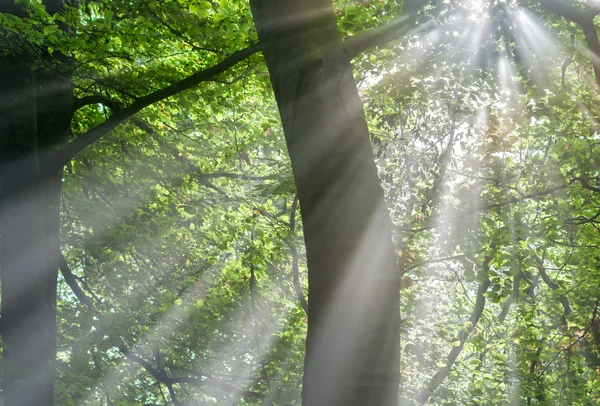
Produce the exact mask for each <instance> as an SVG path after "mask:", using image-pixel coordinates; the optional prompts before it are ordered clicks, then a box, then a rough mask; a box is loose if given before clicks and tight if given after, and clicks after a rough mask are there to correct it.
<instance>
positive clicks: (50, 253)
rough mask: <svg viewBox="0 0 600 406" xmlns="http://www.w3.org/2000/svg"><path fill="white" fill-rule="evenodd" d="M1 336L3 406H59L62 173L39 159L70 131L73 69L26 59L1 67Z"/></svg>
mask: <svg viewBox="0 0 600 406" xmlns="http://www.w3.org/2000/svg"><path fill="white" fill-rule="evenodd" d="M0 71H1V73H2V75H1V76H2V77H1V79H0V93H1V94H2V95H3V98H2V101H0V103H1V110H2V112H3V115H2V117H1V118H0V151H1V152H0V175H1V176H0V179H1V180H2V184H1V187H0V233H1V234H0V281H1V286H2V305H1V313H2V318H1V319H0V335H1V336H2V346H3V379H2V385H1V388H2V395H1V396H2V398H3V400H4V403H3V404H4V405H7V406H8V405H53V404H54V360H55V358H56V280H57V275H58V271H57V270H58V256H57V254H58V253H59V252H60V240H59V229H60V221H59V203H60V196H61V186H62V174H61V172H56V171H55V172H54V173H43V174H42V173H40V157H41V156H42V155H43V154H41V152H42V151H43V152H44V154H45V155H46V156H51V155H52V150H53V148H54V147H56V146H57V145H60V143H62V142H64V140H65V139H66V136H67V135H68V132H69V127H70V117H71V110H72V101H73V99H72V90H71V86H70V81H69V80H68V79H66V78H65V77H68V76H67V74H66V71H62V72H61V71H59V70H55V71H53V72H44V71H43V70H41V69H40V70H37V71H35V72H33V71H32V70H31V65H30V61H29V60H28V58H27V56H26V55H21V56H18V57H6V58H4V59H3V60H2V67H1V69H0Z"/></svg>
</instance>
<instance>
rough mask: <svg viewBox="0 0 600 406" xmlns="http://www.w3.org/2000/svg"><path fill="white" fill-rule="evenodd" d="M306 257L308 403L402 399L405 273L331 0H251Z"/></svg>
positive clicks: (330, 404)
mask: <svg viewBox="0 0 600 406" xmlns="http://www.w3.org/2000/svg"><path fill="white" fill-rule="evenodd" d="M251 6H252V12H253V15H254V21H255V24H256V27H257V31H258V36H259V40H260V42H261V44H262V50H263V54H264V56H265V59H266V62H267V66H268V69H269V73H270V75H271V83H272V85H273V89H274V93H275V98H276V100H277V104H278V107H279V112H280V115H281V119H282V123H283V128H284V132H285V138H286V141H287V147H288V151H289V154H290V158H291V162H292V169H293V171H294V177H295V181H296V187H297V190H298V197H299V201H300V206H301V209H302V210H301V212H302V219H303V228H304V230H303V231H304V238H305V242H306V251H307V262H308V279H309V290H308V337H307V346H306V358H305V373H304V384H303V392H302V398H303V404H304V405H306V406H313V405H323V406H324V405H327V406H335V405H345V406H348V405H360V406H368V405H396V404H397V403H398V381H399V343H400V338H399V286H400V281H399V273H398V272H397V270H396V259H395V258H396V257H395V252H394V247H393V244H392V236H391V220H390V218H389V214H388V212H387V209H386V206H385V202H384V198H383V196H384V195H383V191H382V189H381V187H380V184H379V179H378V176H377V169H376V167H375V164H374V161H373V153H372V149H371V145H370V141H369V133H368V128H367V124H366V120H365V117H364V112H363V106H362V102H361V100H360V97H359V94H358V91H357V88H356V83H355V80H354V78H353V76H352V67H351V65H350V57H351V56H353V55H348V52H347V49H345V48H344V43H343V41H342V38H341V35H340V32H339V30H338V27H337V24H336V19H335V14H334V10H333V6H332V3H331V1H330V0H305V1H295V0H254V1H251Z"/></svg>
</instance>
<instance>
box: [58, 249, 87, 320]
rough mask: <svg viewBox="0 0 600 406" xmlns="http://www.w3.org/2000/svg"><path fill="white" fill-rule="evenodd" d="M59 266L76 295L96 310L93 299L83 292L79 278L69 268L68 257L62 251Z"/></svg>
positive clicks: (59, 255) (59, 256)
mask: <svg viewBox="0 0 600 406" xmlns="http://www.w3.org/2000/svg"><path fill="white" fill-rule="evenodd" d="M58 266H59V269H60V273H62V275H63V278H65V282H66V283H67V285H69V287H70V288H71V291H72V292H73V294H74V295H75V297H77V299H79V301H80V302H81V303H83V304H84V305H86V306H87V307H88V308H90V309H92V310H95V308H94V303H93V302H92V299H90V298H89V297H88V296H87V295H86V294H85V293H83V290H81V287H80V286H79V284H78V283H77V280H75V276H74V275H73V272H71V269H70V268H69V264H68V263H67V259H66V258H65V256H64V255H63V254H62V253H61V252H60V251H59V253H58Z"/></svg>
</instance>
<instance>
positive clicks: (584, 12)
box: [538, 0, 600, 87]
mask: <svg viewBox="0 0 600 406" xmlns="http://www.w3.org/2000/svg"><path fill="white" fill-rule="evenodd" d="M538 3H539V4H540V5H541V6H542V7H543V8H545V9H546V10H548V11H550V12H552V13H554V14H557V15H559V16H561V17H563V18H565V19H567V20H569V21H571V22H574V23H575V24H578V25H579V26H581V28H582V29H583V34H584V36H585V41H586V42H587V45H588V50H589V51H590V61H591V62H592V66H593V68H594V76H595V77H596V83H597V84H598V86H599V87H600V42H599V41H598V33H597V32H596V27H595V25H594V17H596V16H597V15H598V14H600V7H597V6H596V7H595V6H591V5H585V6H584V7H577V6H575V5H574V4H573V3H570V4H567V3H564V2H563V1H561V0H538ZM579 4H581V3H579Z"/></svg>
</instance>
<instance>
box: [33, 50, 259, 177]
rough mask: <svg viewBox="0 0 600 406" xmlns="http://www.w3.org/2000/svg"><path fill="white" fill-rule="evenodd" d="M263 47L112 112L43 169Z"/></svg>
mask: <svg viewBox="0 0 600 406" xmlns="http://www.w3.org/2000/svg"><path fill="white" fill-rule="evenodd" d="M260 48H261V47H260V44H258V43H256V44H253V45H251V46H249V47H248V48H245V49H242V50H240V51H237V52H235V53H233V54H232V55H230V56H229V57H227V58H225V59H224V60H223V61H221V62H220V63H218V64H217V65H215V66H212V67H210V68H207V69H204V70H202V71H200V72H197V73H194V74H193V75H191V76H188V77H187V78H185V79H182V80H180V81H179V82H177V83H174V84H172V85H170V86H167V87H165V88H163V89H160V90H157V91H155V92H152V93H150V94H148V95H146V96H144V97H141V98H139V99H137V100H136V101H135V102H133V103H132V104H131V105H130V106H128V107H126V108H124V109H123V110H121V111H119V112H117V113H115V114H113V115H112V116H111V117H110V118H109V119H108V120H106V121H105V122H104V123H102V124H99V125H97V126H96V127H94V128H92V129H91V130H89V131H88V132H86V133H84V134H81V135H80V136H78V137H77V138H75V139H74V140H73V141H71V142H70V143H69V144H67V145H65V146H64V147H63V148H62V149H60V150H58V151H57V153H56V154H55V157H56V158H55V159H52V160H50V162H44V163H45V165H44V169H43V171H53V172H54V171H57V170H59V169H60V168H62V167H63V166H64V165H66V164H67V163H68V162H69V161H70V160H71V159H72V158H73V157H74V156H75V155H76V154H77V153H78V152H79V151H81V150H83V149H84V148H86V147H87V146H89V145H91V144H93V143H94V142H96V141H98V140H99V139H100V138H101V137H102V136H104V135H105V134H106V133H108V132H109V131H112V130H113V129H114V128H115V127H116V126H118V125H119V124H121V123H123V122H124V121H125V120H127V119H128V118H130V117H131V116H133V115H134V114H136V113H138V112H139V111H141V110H142V109H144V108H146V107H148V106H150V105H151V104H153V103H156V102H158V101H160V100H164V99H166V98H168V97H171V96H174V95H176V94H177V93H180V92H182V91H184V90H187V89H190V88H192V87H194V86H196V85H198V84H199V83H202V82H207V81H211V80H214V79H215V78H216V77H217V76H218V75H220V74H221V73H223V72H225V71H227V70H228V69H229V68H231V67H232V66H234V65H236V64H238V63H239V62H241V61H243V60H244V59H246V58H248V57H250V56H251V55H254V54H255V53H257V52H258V51H260Z"/></svg>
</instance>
